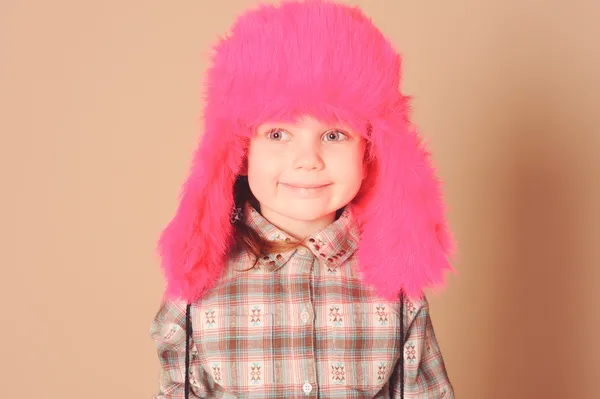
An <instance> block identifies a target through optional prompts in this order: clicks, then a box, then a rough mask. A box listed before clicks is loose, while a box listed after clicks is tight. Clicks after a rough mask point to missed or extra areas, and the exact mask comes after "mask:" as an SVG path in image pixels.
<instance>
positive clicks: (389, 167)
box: [356, 98, 454, 300]
mask: <svg viewBox="0 0 600 399" xmlns="http://www.w3.org/2000/svg"><path fill="white" fill-rule="evenodd" d="M398 104H399V106H398V107H397V108H396V109H394V110H392V111H391V112H390V113H389V114H388V115H385V116H384V117H382V118H380V119H376V120H372V121H371V128H372V131H371V134H370V135H369V136H370V137H369V148H370V158H371V161H370V163H371V165H370V167H369V177H368V182H365V183H366V191H367V192H364V193H363V194H361V197H360V198H359V199H358V201H357V203H356V209H357V218H358V220H359V223H360V225H361V243H360V246H359V249H358V259H359V262H358V263H359V269H360V272H361V275H362V279H363V281H364V282H365V283H367V284H369V285H372V286H374V287H376V289H377V291H378V294H379V295H380V296H382V297H384V298H387V299H389V300H392V299H393V298H396V297H397V296H398V295H399V293H400V292H401V291H404V292H405V293H406V294H407V295H408V296H411V297H415V298H416V297H421V296H422V288H423V287H432V288H437V287H440V286H442V285H443V282H444V277H445V276H444V272H445V271H447V270H450V271H453V269H452V266H451V265H450V263H449V260H448V259H449V257H451V256H452V254H453V251H454V241H453V238H452V235H451V232H450V230H449V228H448V226H447V222H446V219H445V205H444V202H443V199H442V193H441V182H440V181H439V180H438V179H437V177H436V176H435V170H434V167H433V166H432V163H431V159H430V153H429V152H428V151H427V150H426V149H425V147H424V145H423V144H422V143H421V139H420V137H419V135H418V133H417V131H416V129H415V128H414V127H412V126H411V125H410V123H409V122H408V119H407V117H406V106H407V101H406V99H405V98H402V100H401V101H399V102H398Z"/></svg>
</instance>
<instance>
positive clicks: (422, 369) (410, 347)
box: [390, 297, 455, 399]
mask: <svg viewBox="0 0 600 399" xmlns="http://www.w3.org/2000/svg"><path fill="white" fill-rule="evenodd" d="M403 306H404V320H405V326H406V325H408V328H406V327H405V329H406V334H405V340H404V348H403V355H404V398H427V399H438V398H443V399H454V397H455V396H454V389H453V387H452V384H451V383H450V380H449V378H448V373H447V372H446V366H445V364H444V359H443V357H442V353H441V350H440V347H439V345H438V342H437V339H436V337H435V332H434V330H433V324H432V322H431V316H430V313H429V303H428V302H427V299H426V298H425V297H423V298H422V299H421V300H419V303H415V302H413V301H411V300H409V299H405V300H404V304H403ZM400 381H401V370H400V361H398V362H396V367H395V369H394V371H393V374H392V376H391V378H390V394H391V397H392V398H393V399H400Z"/></svg>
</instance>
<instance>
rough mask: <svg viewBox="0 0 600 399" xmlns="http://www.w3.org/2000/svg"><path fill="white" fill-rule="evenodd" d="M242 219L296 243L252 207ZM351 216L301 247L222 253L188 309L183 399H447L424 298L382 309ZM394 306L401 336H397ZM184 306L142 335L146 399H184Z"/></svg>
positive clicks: (172, 307) (170, 306)
mask: <svg viewBox="0 0 600 399" xmlns="http://www.w3.org/2000/svg"><path fill="white" fill-rule="evenodd" d="M244 222H245V223H247V224H248V225H249V226H250V227H252V228H253V229H254V230H255V231H257V232H259V234H261V235H262V236H263V237H265V238H267V239H269V240H286V239H292V238H291V237H290V236H288V235H287V234H286V233H285V232H283V231H281V230H279V229H277V228H276V227H275V226H273V225H272V224H270V223H269V222H268V221H267V220H266V219H264V218H263V217H262V216H261V215H260V214H259V213H258V212H257V211H256V210H255V209H254V208H253V207H252V206H250V205H249V204H247V205H246V207H245V208H244ZM358 239H359V236H358V230H357V228H356V224H355V223H354V221H353V218H352V212H351V208H347V209H346V210H345V211H344V212H343V213H342V215H341V216H340V217H339V218H338V219H337V220H336V221H335V222H334V223H332V224H331V225H329V226H328V227H327V228H325V229H323V230H322V231H320V232H318V233H316V234H314V235H312V236H310V237H308V238H307V240H306V241H305V243H306V246H301V247H299V248H298V249H296V250H293V251H290V252H287V253H282V254H274V255H268V256H265V257H263V258H260V259H258V260H257V259H256V258H254V257H253V256H251V255H250V254H249V253H247V252H239V253H235V254H232V255H231V256H230V260H229V263H228V265H227V267H226V269H225V271H224V272H223V275H222V276H221V278H220V280H219V281H218V283H217V284H216V285H215V287H214V288H213V289H212V290H211V291H209V292H208V293H207V294H206V295H205V296H204V297H203V298H202V299H201V300H200V301H198V302H195V303H193V304H192V306H191V317H192V326H193V335H192V340H191V343H190V351H191V356H190V384H191V391H190V392H191V393H190V397H193V398H219V399H224V398H261V399H264V398H272V399H276V398H277V399H279V398H348V399H351V398H352V399H358V398H365V399H366V398H399V397H400V371H399V367H398V365H399V364H400V362H399V361H398V359H399V356H401V355H402V356H404V384H405V385H404V397H405V398H445V399H448V398H454V392H453V388H452V385H451V383H450V381H449V378H448V375H447V372H446V369H445V365H444V360H443V358H442V354H441V351H440V348H439V346H438V343H437V340H436V337H435V333H434V330H433V326H432V323H431V318H430V314H429V306H428V302H427V299H426V298H421V299H419V300H413V299H408V298H405V300H404V303H403V304H400V301H396V302H388V301H384V300H382V299H381V298H378V297H377V296H376V295H375V292H374V290H373V289H371V288H369V287H366V286H363V285H362V284H361V280H360V275H359V272H358V269H357V260H356V258H355V251H356V248H357V245H358ZM400 306H403V307H404V312H403V313H404V327H405V336H404V338H405V340H404V343H401V342H400V340H401V338H400V314H401V313H400ZM185 312H186V303H185V302H183V301H164V302H163V303H162V304H161V306H160V309H159V310H158V312H157V314H156V317H155V318H154V320H153V323H152V327H151V331H150V335H151V337H152V338H153V339H154V342H155V344H156V347H157V350H158V357H159V359H160V363H161V366H162V374H161V378H160V387H159V393H158V394H156V395H155V396H154V397H153V398H154V399H184V381H185V375H184V374H185V342H186V340H185Z"/></svg>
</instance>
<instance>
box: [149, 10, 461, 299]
mask: <svg viewBox="0 0 600 399" xmlns="http://www.w3.org/2000/svg"><path fill="white" fill-rule="evenodd" d="M212 61H213V63H212V66H211V67H210V68H209V70H208V75H207V87H206V107H205V112H204V124H205V126H204V135H203V138H202V140H201V141H200V143H199V146H198V149H197V150H196V152H195V154H194V158H193V163H192V166H191V171H190V174H189V177H188V178H187V180H186V182H185V184H184V186H183V189H182V193H181V202H180V205H179V207H178V209H177V212H176V214H175V216H174V218H173V220H172V221H171V222H170V223H169V225H168V226H167V227H166V229H165V230H164V231H163V233H162V235H161V237H160V240H159V253H160V256H161V257H162V267H163V269H164V271H165V275H166V280H167V288H166V291H165V295H166V296H167V297H169V298H183V299H185V300H187V301H194V300H196V299H198V298H200V297H201V296H202V294H203V293H204V292H206V290H208V289H209V288H210V287H211V286H212V285H213V283H214V282H215V280H216V279H217V278H218V277H219V274H220V272H221V270H222V268H223V266H224V264H225V262H226V259H227V255H228V250H229V247H230V244H231V242H232V240H231V235H232V226H231V225H230V222H229V215H230V212H231V209H232V207H233V203H234V202H233V201H234V199H233V184H234V182H235V179H236V177H237V175H238V173H239V171H240V168H241V166H242V164H243V160H244V157H245V155H246V149H247V143H248V140H249V139H250V138H251V137H252V135H253V129H254V127H256V126H257V125H258V124H260V123H261V122H264V121H266V120H279V121H292V120H294V118H295V117H297V116H300V115H302V114H310V115H313V116H315V117H317V118H320V119H322V120H324V121H343V122H345V123H347V124H350V125H351V126H352V127H354V128H355V129H356V130H357V131H359V132H362V134H364V136H365V137H366V138H367V139H368V142H369V146H370V157H371V163H372V167H371V170H370V176H369V179H370V183H369V185H368V186H369V187H370V189H369V190H368V191H365V190H363V191H364V192H362V193H361V194H360V195H359V196H358V197H357V198H356V199H355V201H354V204H355V207H354V209H355V213H356V216H357V220H358V221H359V223H360V227H361V240H360V245H359V250H358V254H357V256H358V259H359V264H360V271H361V274H362V280H363V282H364V283H365V284H368V285H370V286H372V287H374V289H375V290H376V292H377V293H378V295H380V296H381V297H382V298H385V299H389V300H393V299H394V298H395V297H396V296H397V295H398V294H399V292H400V290H401V289H402V290H404V291H405V292H406V294H408V295H409V296H413V297H417V296H421V295H422V290H423V289H424V288H425V287H432V288H436V287H441V286H443V284H444V274H445V271H451V270H453V269H452V267H451V265H450V263H449V259H450V258H451V256H452V254H453V251H454V240H453V238H452V235H451V232H450V231H449V228H448V225H447V222H446V219H445V206H444V202H443V199H442V192H441V183H440V181H439V180H438V179H437V178H436V176H435V170H434V168H433V166H432V162H431V159H430V154H429V153H428V152H427V150H426V149H425V147H424V145H423V144H422V143H421V140H420V138H419V135H418V133H417V131H416V129H415V128H414V126H412V125H411V123H410V121H409V118H408V111H409V108H408V99H407V97H405V96H403V95H402V94H401V93H400V91H399V85H400V72H401V70H400V66H401V65H400V56H399V54H398V53H397V52H396V51H395V50H394V48H393V47H392V45H391V44H390V42H389V41H388V40H387V39H386V38H385V37H384V36H383V35H382V33H381V32H380V31H379V30H378V29H376V28H375V27H374V26H373V24H372V22H371V21H370V19H369V18H367V17H366V16H365V15H364V14H363V13H362V11H361V10H360V9H358V8H354V7H349V6H345V5H340V4H334V3H331V2H328V1H306V2H303V3H299V2H285V3H283V4H281V5H279V6H274V5H262V6H260V7H259V8H258V9H255V10H251V11H248V12H246V13H245V14H244V15H242V16H241V17H240V18H238V20H237V22H236V23H235V25H234V26H233V28H232V32H231V35H230V36H228V37H225V38H222V39H221V40H220V41H219V43H218V44H217V45H216V47H215V52H214V56H213V60H212Z"/></svg>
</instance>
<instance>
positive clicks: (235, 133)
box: [151, 0, 454, 399]
mask: <svg viewBox="0 0 600 399" xmlns="http://www.w3.org/2000/svg"><path fill="white" fill-rule="evenodd" d="M212 61H213V65H212V67H211V68H210V70H209V71H208V85H207V93H206V94H207V98H206V108H205V115H204V120H205V135H204V138H203V139H202V141H201V143H200V145H199V148H198V150H197V152H196V153H195V157H194V160H193V165H192V168H191V173H190V175H189V178H188V179H187V181H186V183H185V185H184V188H183V192H182V197H181V203H180V205H179V208H178V210H177V213H176V215H175V217H174V218H173V220H172V221H171V223H170V224H169V225H168V227H167V228H166V229H165V230H164V232H163V234H162V236H161V238H160V242H159V251H160V255H161V256H162V267H163V269H164V271H165V275H166V280H167V288H166V291H165V296H164V300H163V301H162V305H161V307H160V309H159V311H158V313H157V315H156V317H155V319H154V322H153V325H152V329H151V336H152V338H153V339H154V340H155V342H156V345H157V348H158V354H159V359H160V362H161V364H162V370H163V373H162V377H161V383H160V389H159V393H158V394H157V395H156V396H155V398H156V399H158V398H160V399H175V398H186V399H187V398H286V397H292V398H404V397H406V398H409V397H410V398H452V397H454V394H453V388H452V385H451V383H450V381H449V379H448V376H447V373H446V370H445V366H444V361H443V359H442V355H441V352H440V349H439V347H438V344H437V341H436V337H435V334H434V330H433V327H432V323H431V318H430V316H429V308H428V302H427V300H426V298H425V296H424V295H423V289H424V288H425V287H436V286H441V285H443V282H444V274H445V272H446V271H449V270H452V267H451V266H450V263H449V261H448V259H449V258H450V255H452V253H453V249H454V241H453V239H452V235H451V233H450V231H449V229H448V226H447V223H446V220H445V214H444V213H445V208H444V204H443V202H442V195H441V189H440V182H439V180H438V179H437V178H436V176H435V172H434V169H433V167H432V166H431V162H430V159H429V154H428V152H427V151H426V150H425V148H424V146H423V145H422V144H421V141H420V138H419V136H418V134H417V132H416V130H415V128H414V127H412V126H411V124H410V122H409V120H408V101H407V97H405V96H403V95H402V94H401V93H400V91H399V88H398V87H399V82H400V57H399V55H398V54H397V53H396V51H395V50H394V49H393V47H392V46H391V45H390V43H389V41H388V40H387V39H386V38H385V37H384V36H383V35H382V33H381V32H380V31H379V30H377V28H375V27H374V26H373V24H372V23H371V21H370V20H369V19H368V18H367V17H366V16H365V15H364V14H363V13H362V12H361V11H360V10H359V9H357V8H352V7H349V6H345V5H339V4H334V3H331V2H326V1H314V0H313V1H306V2H285V3H283V4H282V5H279V6H274V5H263V6H261V7H260V8H258V9H256V10H253V11H249V12H247V13H246V14H245V15H243V16H241V17H240V18H239V20H238V21H237V23H236V24H235V25H234V26H233V29H232V33H231V35H230V36H228V37H226V38H223V39H222V40H221V41H220V42H219V43H218V45H217V46H216V48H215V53H214V56H213V60H212Z"/></svg>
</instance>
